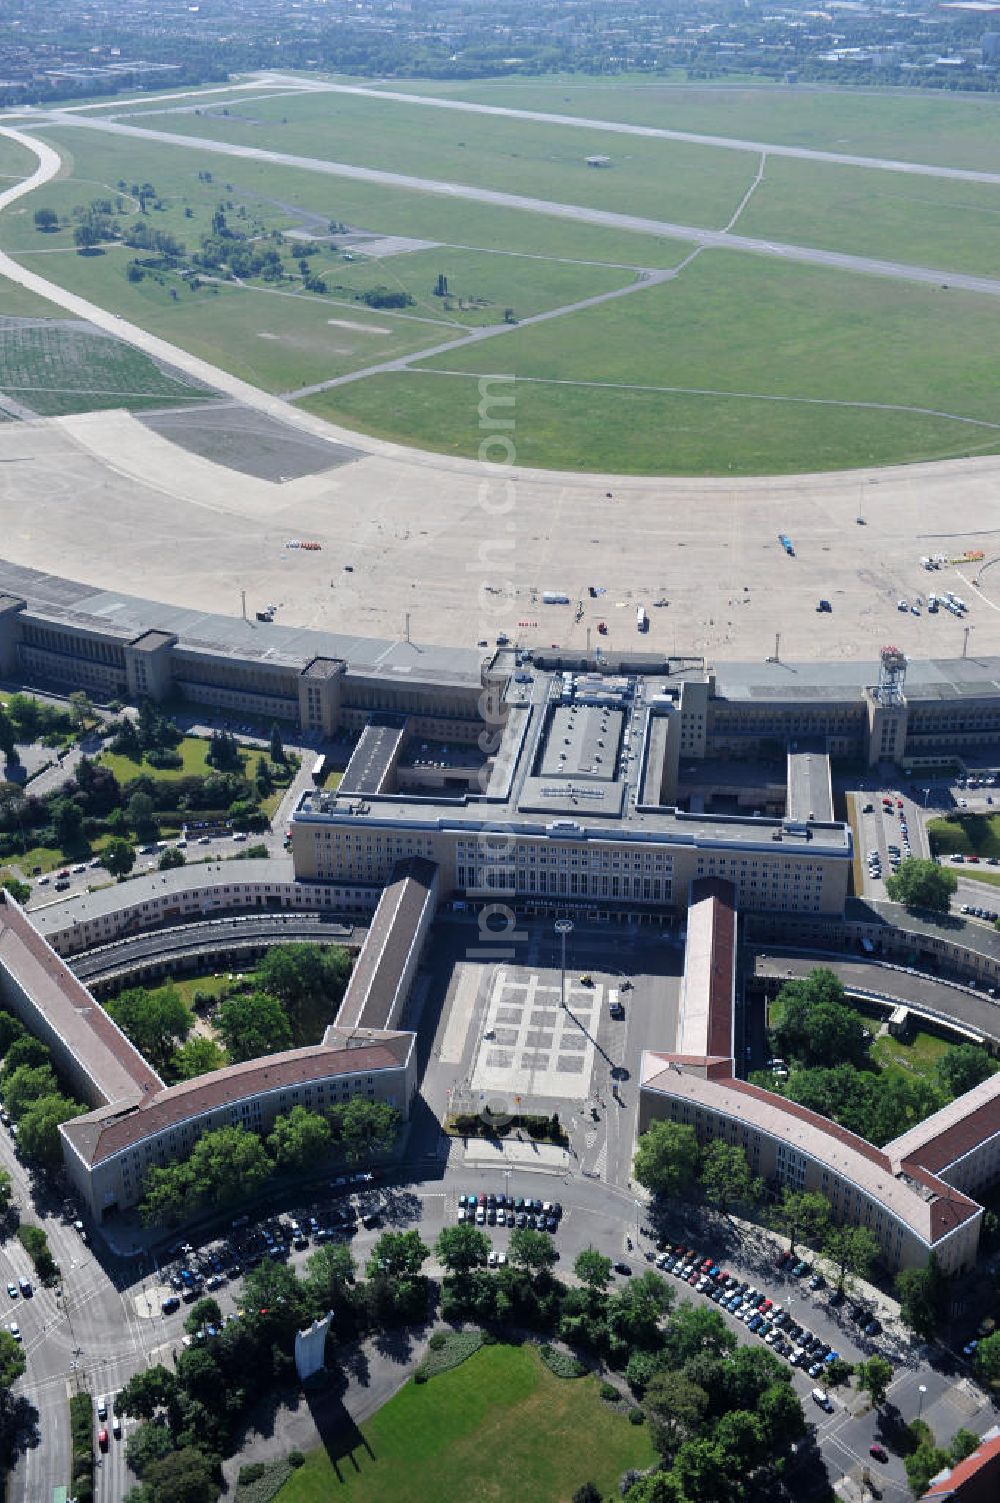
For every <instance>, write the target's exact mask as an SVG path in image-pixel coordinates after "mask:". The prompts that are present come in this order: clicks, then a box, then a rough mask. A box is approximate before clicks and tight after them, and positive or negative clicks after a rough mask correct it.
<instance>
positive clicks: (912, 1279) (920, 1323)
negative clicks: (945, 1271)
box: [896, 1253, 944, 1341]
mask: <svg viewBox="0 0 1000 1503" xmlns="http://www.w3.org/2000/svg"><path fill="white" fill-rule="evenodd" d="M896 1293H897V1294H898V1296H899V1312H900V1314H901V1315H902V1317H903V1319H904V1320H905V1321H906V1324H907V1325H908V1326H909V1327H910V1329H911V1330H912V1331H913V1332H914V1333H915V1334H916V1335H917V1336H920V1337H921V1338H922V1339H923V1340H924V1341H930V1340H932V1339H933V1337H934V1336H935V1335H936V1334H937V1329H938V1326H939V1324H940V1321H941V1316H942V1313H943V1305H944V1279H943V1277H942V1274H941V1270H940V1268H939V1267H938V1262H937V1259H936V1258H935V1256H934V1254H933V1253H931V1255H930V1257H929V1258H928V1260H927V1266H926V1268H904V1269H903V1271H902V1273H900V1274H897V1276H896Z"/></svg>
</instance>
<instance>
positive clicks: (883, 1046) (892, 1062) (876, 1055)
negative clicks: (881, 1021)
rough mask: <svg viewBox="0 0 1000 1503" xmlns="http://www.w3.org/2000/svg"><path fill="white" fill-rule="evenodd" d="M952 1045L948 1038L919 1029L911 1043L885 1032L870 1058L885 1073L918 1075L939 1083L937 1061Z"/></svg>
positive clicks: (872, 1048)
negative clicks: (905, 1042)
mask: <svg viewBox="0 0 1000 1503" xmlns="http://www.w3.org/2000/svg"><path fill="white" fill-rule="evenodd" d="M950 1047H951V1045H950V1044H949V1043H948V1041H947V1040H946V1039H941V1038H937V1037H936V1036H935V1035H934V1034H932V1033H923V1032H919V1031H918V1032H917V1033H915V1034H914V1035H913V1037H912V1039H911V1040H910V1042H909V1043H908V1044H904V1043H902V1042H901V1041H900V1040H899V1039H894V1038H890V1037H889V1036H888V1034H886V1035H885V1036H884V1037H882V1038H878V1039H876V1040H875V1041H874V1043H873V1044H872V1047H871V1057H872V1059H873V1060H874V1061H875V1063H876V1064H877V1065H878V1067H879V1069H880V1070H883V1071H885V1072H886V1073H893V1074H899V1075H903V1076H904V1077H906V1078H908V1079H912V1078H913V1076H914V1075H919V1076H921V1077H922V1078H923V1079H925V1080H929V1081H930V1082H931V1084H932V1085H937V1075H936V1073H935V1072H936V1068H937V1063H938V1060H939V1059H940V1058H941V1056H942V1055H943V1054H945V1053H946V1052H947V1050H948V1049H949V1048H950Z"/></svg>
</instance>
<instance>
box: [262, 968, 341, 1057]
mask: <svg viewBox="0 0 1000 1503" xmlns="http://www.w3.org/2000/svg"><path fill="white" fill-rule="evenodd" d="M350 974H351V957H350V955H349V954H348V952H347V951H346V950H345V949H343V948H342V947H341V946H340V945H315V944H292V945H275V946H274V947H273V948H272V949H270V950H269V951H268V952H267V954H266V955H265V956H264V959H263V960H262V961H261V963H260V965H259V966H258V967H257V982H258V985H259V986H260V987H261V989H262V990H263V991H265V992H268V993H270V995H271V996H273V997H277V998H278V1000H279V1001H280V1002H281V1004H282V1006H283V1007H284V1009H285V1012H286V1014H287V1016H288V1021H289V1023H290V1024H291V1029H292V1036H293V1038H294V1039H295V1042H296V1043H297V1044H312V1043H315V1042H316V1041H317V1040H318V1039H320V1038H322V1035H323V1030H324V1029H325V1028H326V1026H327V1024H329V1023H331V1022H332V1021H333V1019H334V1017H335V1016H336V1012H337V1008H338V1007H339V1006H340V1001H341V998H342V997H343V995H344V990H345V988H346V986H347V981H348V978H349V976H350Z"/></svg>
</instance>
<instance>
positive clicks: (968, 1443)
mask: <svg viewBox="0 0 1000 1503" xmlns="http://www.w3.org/2000/svg"><path fill="white" fill-rule="evenodd" d="M978 1450H979V1436H978V1435H977V1434H976V1433H975V1431H974V1430H966V1429H965V1428H964V1426H963V1427H962V1428H961V1429H958V1430H956V1431H955V1433H954V1435H953V1436H952V1437H951V1440H950V1441H949V1443H948V1456H949V1459H950V1461H951V1464H952V1466H958V1464H959V1462H960V1461H965V1460H966V1458H967V1457H969V1456H971V1455H972V1453H973V1451H978Z"/></svg>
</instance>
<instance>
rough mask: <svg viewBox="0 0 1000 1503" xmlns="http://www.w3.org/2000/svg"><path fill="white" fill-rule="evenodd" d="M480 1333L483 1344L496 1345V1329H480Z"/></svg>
mask: <svg viewBox="0 0 1000 1503" xmlns="http://www.w3.org/2000/svg"><path fill="white" fill-rule="evenodd" d="M479 1334H480V1336H482V1338H483V1346H496V1344H497V1333H496V1332H495V1331H480V1333H479Z"/></svg>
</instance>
